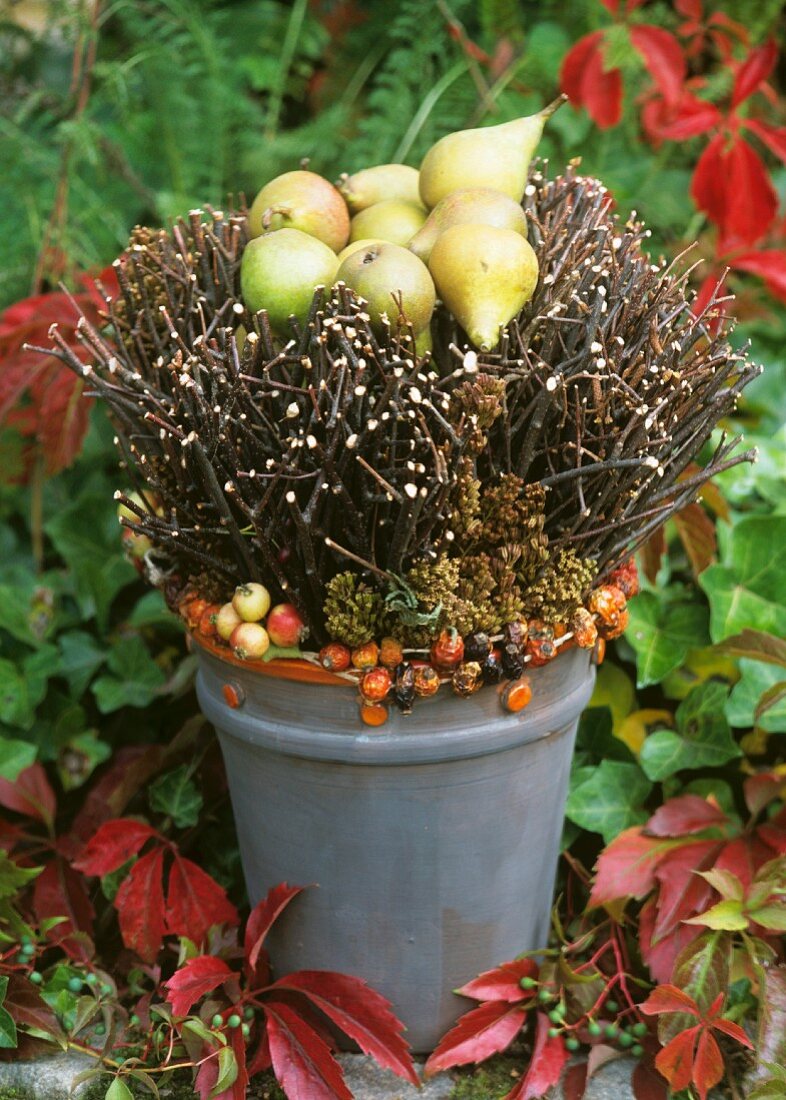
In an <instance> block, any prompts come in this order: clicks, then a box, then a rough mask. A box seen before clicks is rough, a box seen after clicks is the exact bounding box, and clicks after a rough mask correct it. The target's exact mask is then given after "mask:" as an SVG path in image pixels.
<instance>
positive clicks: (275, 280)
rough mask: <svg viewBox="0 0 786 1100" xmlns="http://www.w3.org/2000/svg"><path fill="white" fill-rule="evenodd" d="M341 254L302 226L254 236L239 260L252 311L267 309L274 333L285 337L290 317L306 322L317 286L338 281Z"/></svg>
mask: <svg viewBox="0 0 786 1100" xmlns="http://www.w3.org/2000/svg"><path fill="white" fill-rule="evenodd" d="M337 268H338V256H336V254H335V252H333V251H332V249H330V248H328V246H327V245H326V244H323V242H322V241H318V240H317V239H316V237H310V236H309V235H308V234H307V233H302V232H301V231H300V230H299V229H277V230H276V231H275V232H273V233H265V234H264V236H262V237H255V238H254V240H253V241H249V242H248V244H247V245H246V249H245V252H244V253H243V259H242V260H241V261H240V289H241V292H242V294H243V301H244V302H245V303H246V306H247V307H248V309H250V310H251V312H252V313H256V312H257V311H258V310H260V309H265V310H267V315H268V318H269V319H270V325H271V328H272V329H273V331H274V332H276V333H278V334H279V335H282V336H286V335H287V334H288V331H289V325H288V322H289V318H290V317H291V316H293V315H294V316H295V317H296V318H297V319H298V320H299V321H301V322H302V321H304V320H305V318H306V316H307V314H308V310H309V307H310V305H311V299H312V298H313V296H314V288H315V287H317V286H332V284H333V283H334V282H335V281H336V280H335V275H336V269H337Z"/></svg>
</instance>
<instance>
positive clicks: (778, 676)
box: [725, 657, 786, 733]
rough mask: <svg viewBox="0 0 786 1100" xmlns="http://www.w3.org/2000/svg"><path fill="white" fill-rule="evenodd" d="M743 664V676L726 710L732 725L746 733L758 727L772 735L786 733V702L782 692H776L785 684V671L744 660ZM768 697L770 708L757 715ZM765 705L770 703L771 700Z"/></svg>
mask: <svg viewBox="0 0 786 1100" xmlns="http://www.w3.org/2000/svg"><path fill="white" fill-rule="evenodd" d="M739 664H740V673H741V676H740V679H739V680H738V682H737V683H736V684H735V685H734V687H733V688H732V692H731V695H730V696H729V698H728V700H727V702H726V708H725V710H726V717H727V719H728V720H729V722H730V723H731V725H732V726H736V727H739V728H743V729H747V728H749V727H750V726H753V725H757V726H760V727H761V729H763V730H767V731H768V732H769V733H784V732H786V700H785V699H783V698H782V697H781V696H780V692H775V691H774V689H775V688H776V687H777V686H778V685H779V684H782V683H783V681H784V674H783V669H781V668H778V667H777V666H776V665H772V664H764V663H763V662H762V661H754V660H748V658H746V657H743V658H741V660H740V663H739ZM771 692H772V693H773V694H770V693H771ZM765 695H767V696H769V704H770V705H769V706H765V707H764V708H763V709H762V710H761V712H760V714H759V715H757V714H756V711H757V710H758V708H759V705H760V703H761V702H762V700H763V699H764V696H765ZM764 701H765V703H766V702H767V701H768V700H764Z"/></svg>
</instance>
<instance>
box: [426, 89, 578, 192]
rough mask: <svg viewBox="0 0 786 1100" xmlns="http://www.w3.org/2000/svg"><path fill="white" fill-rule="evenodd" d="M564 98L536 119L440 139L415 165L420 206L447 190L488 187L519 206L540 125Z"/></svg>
mask: <svg viewBox="0 0 786 1100" xmlns="http://www.w3.org/2000/svg"><path fill="white" fill-rule="evenodd" d="M564 100H565V97H564V96H561V97H560V98H559V99H556V100H555V101H554V102H553V103H551V104H550V105H549V106H548V107H545V108H544V109H543V110H542V111H539V112H538V113H537V114H536V115H528V116H527V117H526V118H517V119H514V120H513V122H503V123H501V125H499V126H485V127H483V128H482V129H479V130H458V131H457V132H456V133H455V134H446V136H445V137H443V138H440V140H439V141H438V142H437V143H436V144H435V145H432V146H431V148H430V149H429V151H428V152H427V153H426V155H425V157H424V158H423V163H422V164H421V166H420V197H421V199H422V200H423V202H424V203H425V204H426V206H427V207H429V209H431V207H433V206H436V205H437V203H438V202H439V201H440V199H444V198H445V196H446V195H450V194H451V192H453V191H463V190H466V188H468V187H490V188H492V189H493V190H495V191H502V192H503V194H505V195H509V196H510V197H511V198H512V199H515V200H516V202H521V197H522V195H523V194H524V188H525V187H526V185H527V172H528V170H529V162H530V160H531V159H532V154H533V153H534V152H535V147H536V146H537V144H538V142H539V141H540V136H541V134H542V133H543V126H544V124H545V122H546V119H548V118H550V117H551V115H553V114H554V112H555V111H556V110H557V108H558V107H560V106H561V105H562V103H563V102H564Z"/></svg>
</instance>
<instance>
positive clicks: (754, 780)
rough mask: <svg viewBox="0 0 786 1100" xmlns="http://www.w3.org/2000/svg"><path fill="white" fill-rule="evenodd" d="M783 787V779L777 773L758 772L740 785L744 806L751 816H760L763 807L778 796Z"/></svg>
mask: <svg viewBox="0 0 786 1100" xmlns="http://www.w3.org/2000/svg"><path fill="white" fill-rule="evenodd" d="M782 786H783V777H782V776H780V775H778V773H777V772H759V774H758V775H750V776H748V778H747V779H746V780H745V781H744V783H743V784H742V789H743V791H744V793H745V805H746V806H747V807H748V809H749V811H750V812H751V813H752V814H754V815H755V814H760V813H761V811H762V810H763V809H764V807H765V806H769V804H770V803H771V802H774V801H775V799H776V798H777V797H778V795H779V794H780V789H781V787H782Z"/></svg>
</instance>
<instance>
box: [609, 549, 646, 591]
mask: <svg viewBox="0 0 786 1100" xmlns="http://www.w3.org/2000/svg"><path fill="white" fill-rule="evenodd" d="M609 584H613V585H614V586H615V587H616V588H619V590H620V591H621V592H622V593H623V595H624V596H625V598H626V599H628V600H629V599H630V598H631V596H636V595H638V592H639V571H638V569H637V568H636V562H635V561H634V560H633V558H629V559H628V560H627V561H624V562H623V563H622V564H621V565H618V566H617V568H616V569H612V571H611V572H610V573H609Z"/></svg>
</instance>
